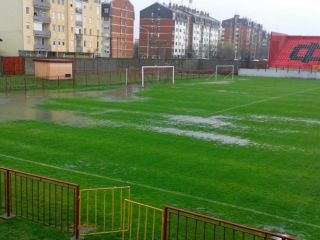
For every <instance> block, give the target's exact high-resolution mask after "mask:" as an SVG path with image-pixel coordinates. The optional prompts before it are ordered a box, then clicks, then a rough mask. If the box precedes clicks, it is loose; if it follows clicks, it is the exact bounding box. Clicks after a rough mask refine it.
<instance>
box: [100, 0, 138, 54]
mask: <svg viewBox="0 0 320 240" xmlns="http://www.w3.org/2000/svg"><path fill="white" fill-rule="evenodd" d="M102 19H103V26H102V30H103V43H102V44H103V50H102V56H103V57H112V58H133V55H134V20H135V12H134V6H133V5H132V3H131V2H130V1H129V0H112V1H110V2H106V3H104V4H103V5H102Z"/></svg>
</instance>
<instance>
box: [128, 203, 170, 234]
mask: <svg viewBox="0 0 320 240" xmlns="http://www.w3.org/2000/svg"><path fill="white" fill-rule="evenodd" d="M125 203H126V204H125V211H127V216H126V215H124V216H125V217H126V219H125V220H124V222H125V224H128V228H127V229H128V230H127V231H125V232H124V233H123V235H122V240H125V239H129V240H132V239H135V240H155V239H159V240H160V239H162V238H163V236H162V233H163V232H162V229H163V222H164V215H163V210H162V209H159V208H156V207H153V206H150V205H146V204H142V203H138V202H135V201H131V200H129V199H126V200H125Z"/></svg>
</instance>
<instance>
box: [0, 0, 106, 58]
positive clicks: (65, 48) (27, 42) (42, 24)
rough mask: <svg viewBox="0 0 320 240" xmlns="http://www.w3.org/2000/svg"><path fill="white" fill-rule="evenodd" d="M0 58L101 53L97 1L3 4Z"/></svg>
mask: <svg viewBox="0 0 320 240" xmlns="http://www.w3.org/2000/svg"><path fill="white" fill-rule="evenodd" d="M0 35H1V36H2V35H3V42H2V45H1V47H2V48H1V49H0V54H1V55H7V56H17V55H20V56H58V57H62V56H65V55H68V54H75V53H78V54H82V55H88V56H94V55H100V53H101V2H100V0H24V1H6V3H5V4H3V5H2V7H1V8H0Z"/></svg>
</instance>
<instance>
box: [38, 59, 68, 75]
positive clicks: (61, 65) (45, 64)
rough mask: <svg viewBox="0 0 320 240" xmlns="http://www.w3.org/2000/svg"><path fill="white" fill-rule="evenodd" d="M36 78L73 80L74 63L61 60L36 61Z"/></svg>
mask: <svg viewBox="0 0 320 240" xmlns="http://www.w3.org/2000/svg"><path fill="white" fill-rule="evenodd" d="M34 70H35V71H34V73H35V77H36V78H42V79H48V80H69V79H72V78H73V61H71V60H62V59H61V60H60V59H36V60H34Z"/></svg>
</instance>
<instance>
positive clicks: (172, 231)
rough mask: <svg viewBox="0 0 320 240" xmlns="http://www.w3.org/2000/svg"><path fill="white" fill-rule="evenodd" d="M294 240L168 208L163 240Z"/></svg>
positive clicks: (165, 213) (165, 214)
mask: <svg viewBox="0 0 320 240" xmlns="http://www.w3.org/2000/svg"><path fill="white" fill-rule="evenodd" d="M173 239H175V240H178V239H180V240H182V239H184V240H189V239H194V240H197V239H198V240H200V239H201V240H206V239H212V240H215V239H216V240H294V238H291V237H287V236H282V235H279V234H274V233H270V232H266V231H262V230H258V229H254V228H250V227H246V226H242V225H238V224H235V223H231V222H226V221H223V220H220V219H216V218H212V217H207V216H203V215H201V214H197V213H193V212H188V211H185V210H181V209H177V208H173V207H166V208H165V211H164V227H163V240H173Z"/></svg>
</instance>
